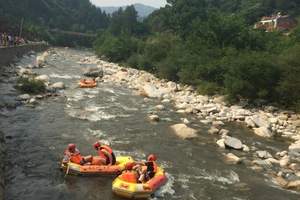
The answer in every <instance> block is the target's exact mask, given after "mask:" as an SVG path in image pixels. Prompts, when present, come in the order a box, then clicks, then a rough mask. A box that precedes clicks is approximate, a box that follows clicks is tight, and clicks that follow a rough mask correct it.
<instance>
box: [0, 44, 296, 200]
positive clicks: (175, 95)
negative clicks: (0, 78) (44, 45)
mask: <svg viewBox="0 0 300 200" xmlns="http://www.w3.org/2000/svg"><path fill="white" fill-rule="evenodd" d="M15 68H16V75H17V76H18V77H25V78H26V77H27V78H28V77H29V78H32V79H35V80H40V81H43V82H44V84H45V86H46V89H47V92H46V93H45V94H39V95H29V94H18V93H17V91H15V90H14V89H13V88H12V85H13V84H14V83H15V81H14V80H15V78H14V77H11V78H9V80H8V81H4V82H2V83H1V88H4V89H3V90H2V91H1V92H2V94H1V95H2V98H3V101H1V102H2V104H1V105H2V106H1V117H3V124H2V125H1V130H0V131H3V132H5V139H6V142H7V145H8V148H7V151H8V152H7V154H8V155H9V156H12V158H6V159H7V162H8V163H10V164H11V163H16V160H23V159H25V158H26V162H25V163H24V165H23V164H20V165H19V167H18V166H15V167H13V168H12V169H9V170H6V171H8V172H6V179H7V184H8V186H7V195H6V197H7V199H20V198H21V196H23V199H32V197H34V195H37V191H38V189H37V188H32V187H30V186H29V185H26V182H27V181H33V182H34V183H38V182H40V183H43V185H47V186H48V188H47V187H41V189H42V191H43V192H39V193H38V194H39V195H38V196H39V197H47V196H48V194H50V193H51V191H56V192H57V195H56V196H55V197H53V198H54V199H60V198H62V197H64V198H65V199H70V198H71V196H72V195H69V193H68V192H69V191H70V188H72V189H71V190H72V191H73V190H74V186H72V183H71V182H73V181H75V179H72V181H71V182H70V181H67V182H65V179H64V178H63V177H61V176H60V175H59V173H58V172H57V171H55V170H57V168H56V165H57V164H58V162H59V155H60V154H61V152H62V151H63V148H64V147H65V146H64V145H66V144H67V143H68V142H71V141H70V140H72V141H73V140H74V142H76V143H79V145H81V146H86V145H87V144H89V143H92V142H93V141H95V140H96V139H104V138H105V139H106V140H108V141H109V142H111V143H112V146H113V148H114V149H116V150H117V151H116V152H117V153H118V154H122V153H125V154H129V155H132V156H135V157H138V158H139V159H142V158H143V157H144V156H145V155H146V154H147V153H149V152H154V153H157V154H158V155H159V157H160V159H161V163H162V164H163V166H164V167H165V168H166V170H167V171H168V176H169V179H170V180H169V183H168V185H167V186H166V187H164V188H163V189H162V192H161V193H160V194H158V195H156V197H155V198H158V199H261V198H263V199H272V200H273V199H278V200H279V199H283V198H288V199H299V195H298V193H297V191H298V190H299V189H300V188H299V185H300V183H299V182H300V173H299V171H300V169H299V166H300V165H299V164H300V163H299V160H298V158H299V155H298V153H299V152H300V147H299V146H300V142H297V141H299V139H300V138H299V128H298V126H299V124H297V123H299V115H297V114H296V113H292V112H287V111H282V110H279V109H277V108H274V107H265V108H263V109H246V108H244V107H242V106H237V105H235V106H229V105H226V103H225V102H224V100H223V97H220V96H218V97H217V96H216V97H209V96H203V95H199V94H197V93H196V92H195V91H194V90H193V88H192V87H190V86H184V85H180V84H176V83H174V82H170V81H166V80H159V79H157V78H156V77H155V76H153V75H152V74H149V73H147V72H144V71H139V70H136V69H131V68H125V67H121V66H119V65H117V64H114V63H108V62H105V61H102V60H100V59H98V58H97V57H96V56H94V55H93V54H92V53H89V52H88V53H87V52H85V51H76V50H72V49H59V48H55V49H50V50H49V51H47V52H44V53H42V54H38V55H36V54H35V53H31V54H29V55H26V56H24V58H23V59H22V60H21V61H20V62H19V63H17V65H16V66H15ZM9 73H14V72H9ZM84 75H86V76H88V77H94V78H96V80H97V81H98V87H97V88H95V89H87V90H83V89H80V88H78V85H77V84H78V81H79V79H80V78H81V77H83V76H84ZM14 97H15V98H14ZM13 98H14V99H15V100H12V99H13ZM3 102H4V103H3ZM8 102H15V103H8ZM21 104H24V105H25V106H21V107H18V106H19V105H21ZM14 108H17V109H15V110H11V109H14ZM54 116H55V117H54ZM53 117H54V118H53ZM99 122H100V123H99ZM11 123H14V126H10V124H11ZM34 124H38V126H37V125H34ZM24 126H26V128H25V129H24ZM22 130H24V132H22ZM53 130H56V131H53ZM20 131H21V132H20ZM83 132H84V133H83ZM82 133H83V134H82ZM108 133H109V134H108ZM166 133H168V134H166ZM36 140H37V141H39V142H40V143H41V144H39V143H38V142H36ZM49 141H51V145H50V147H49V146H47V145H46V144H48V143H49ZM14 142H17V143H18V144H20V145H21V147H22V149H28V150H26V151H25V152H24V153H25V155H23V158H21V157H19V155H18V154H16V152H18V150H17V149H16V147H15V146H14V145H13V144H14ZM32 143H33V144H34V146H32ZM31 148H32V149H31ZM30 149H31V150H30ZM49 149H50V152H51V158H52V160H49V159H47V157H46V155H47V152H48V151H49ZM86 149H87V148H84V150H86ZM129 149H130V150H129ZM32 151H34V152H35V153H34V154H35V155H36V156H37V157H41V156H42V157H44V158H45V162H46V163H47V166H51V167H52V168H53V170H51V171H52V172H53V174H54V176H53V177H52V176H51V175H50V174H49V173H46V172H45V171H44V173H43V171H42V170H45V169H46V168H45V166H44V165H43V163H41V162H40V160H38V159H33V160H32V161H31V162H30V163H31V164H30V163H29V164H28V163H27V159H29V156H30V152H32ZM39 151H40V152H39ZM27 153H28V154H27ZM26 156H27V157H26ZM55 157H56V158H55ZM53 158H55V159H54V161H53ZM30 166H32V167H33V168H32V167H30ZM19 169H22V173H20V171H19ZM35 169H36V170H38V171H36V170H35ZM35 177H36V178H39V179H40V180H39V181H37V179H36V178H35ZM76 181H78V182H76V187H77V188H78V192H83V193H85V192H86V191H87V190H88V191H92V192H94V193H95V194H98V192H99V191H97V190H96V189H95V187H94V186H92V185H97V184H99V183H97V182H101V183H103V182H104V180H103V179H101V180H99V179H89V180H86V179H79V178H78V179H76ZM105 181H106V182H107V180H105ZM83 183H84V185H85V184H87V188H83V186H82V184H83ZM65 186H66V187H67V188H65ZM278 186H280V187H281V188H283V189H280V188H279V187H278ZM49 187H50V188H51V189H49ZM18 188H19V189H20V191H18ZM21 188H23V189H21ZM199 188H201V189H199ZM17 191H18V192H17ZM26 191H30V192H29V193H28V192H27V193H26ZM103 191H104V192H105V195H104V196H103V198H102V199H117V197H112V196H111V194H110V193H109V192H108V191H110V186H109V184H104V186H103V188H102V192H103ZM76 194H77V193H76ZM78 194H79V193H78ZM79 196H80V197H83V196H82V193H80V195H79ZM48 197H49V196H48ZM89 198H93V195H89V196H88V198H87V199H89Z"/></svg>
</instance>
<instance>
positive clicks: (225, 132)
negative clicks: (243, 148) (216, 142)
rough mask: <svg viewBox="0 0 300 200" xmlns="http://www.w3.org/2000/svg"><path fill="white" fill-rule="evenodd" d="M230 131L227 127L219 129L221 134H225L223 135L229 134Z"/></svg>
mask: <svg viewBox="0 0 300 200" xmlns="http://www.w3.org/2000/svg"><path fill="white" fill-rule="evenodd" d="M228 133H229V130H227V129H221V130H220V131H219V134H220V135H223V136H226V135H228Z"/></svg>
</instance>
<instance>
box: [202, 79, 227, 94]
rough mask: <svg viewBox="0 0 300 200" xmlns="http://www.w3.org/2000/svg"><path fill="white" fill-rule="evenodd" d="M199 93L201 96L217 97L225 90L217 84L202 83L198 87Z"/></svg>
mask: <svg viewBox="0 0 300 200" xmlns="http://www.w3.org/2000/svg"><path fill="white" fill-rule="evenodd" d="M197 91H198V92H199V93H200V94H205V95H215V94H220V93H222V92H223V89H222V88H221V87H220V86H219V85H218V84H216V83H213V82H206V81H201V82H200V83H199V84H198V85H197Z"/></svg>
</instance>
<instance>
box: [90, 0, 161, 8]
mask: <svg viewBox="0 0 300 200" xmlns="http://www.w3.org/2000/svg"><path fill="white" fill-rule="evenodd" d="M90 1H91V2H92V3H93V4H95V5H97V6H124V5H131V4H134V3H142V4H145V5H149V6H154V7H157V8H159V7H162V6H165V5H166V0H90Z"/></svg>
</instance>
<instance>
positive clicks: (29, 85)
mask: <svg viewBox="0 0 300 200" xmlns="http://www.w3.org/2000/svg"><path fill="white" fill-rule="evenodd" d="M16 88H17V89H18V90H20V91H22V92H25V93H29V94H40V93H44V92H45V91H46V86H45V84H44V83H43V82H42V81H38V80H34V79H29V78H19V79H18V81H17V87H16Z"/></svg>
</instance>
